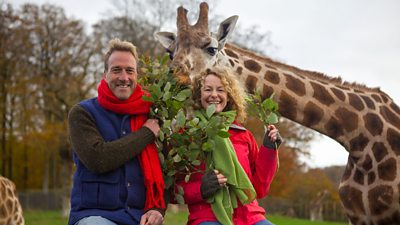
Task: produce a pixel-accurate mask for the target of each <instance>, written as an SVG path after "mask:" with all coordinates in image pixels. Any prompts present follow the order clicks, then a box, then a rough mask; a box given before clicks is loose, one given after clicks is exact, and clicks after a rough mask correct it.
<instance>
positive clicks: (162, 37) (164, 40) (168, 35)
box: [154, 32, 176, 49]
mask: <svg viewBox="0 0 400 225" xmlns="http://www.w3.org/2000/svg"><path fill="white" fill-rule="evenodd" d="M154 38H155V39H156V40H157V41H158V42H160V44H161V45H162V46H163V47H164V48H166V49H168V48H169V46H171V45H172V44H173V43H174V42H175V39H176V35H175V34H174V33H172V32H157V33H155V34H154Z"/></svg>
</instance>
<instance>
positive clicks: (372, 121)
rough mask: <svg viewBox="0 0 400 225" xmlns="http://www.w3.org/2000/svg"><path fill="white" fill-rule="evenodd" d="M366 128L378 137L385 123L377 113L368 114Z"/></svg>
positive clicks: (365, 120)
mask: <svg viewBox="0 0 400 225" xmlns="http://www.w3.org/2000/svg"><path fill="white" fill-rule="evenodd" d="M364 122H365V128H367V130H368V131H369V133H371V134H372V136H376V135H379V134H381V133H382V130H383V122H382V120H381V118H380V117H379V116H378V115H376V114H375V113H367V114H366V115H365V116H364Z"/></svg>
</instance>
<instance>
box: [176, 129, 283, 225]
mask: <svg viewBox="0 0 400 225" xmlns="http://www.w3.org/2000/svg"><path fill="white" fill-rule="evenodd" d="M229 133H230V135H231V136H230V137H229V138H230V140H231V142H232V144H233V147H234V148H235V152H236V155H237V157H238V160H239V162H240V164H241V165H242V167H243V169H244V171H245V172H246V174H247V176H248V177H249V179H250V181H251V182H252V184H253V186H254V189H255V190H256V192H257V198H263V197H265V196H266V195H267V193H268V191H269V188H270V185H271V182H272V179H273V177H274V174H275V171H276V168H277V151H276V150H274V149H269V148H266V147H264V146H261V148H260V149H258V146H257V143H256V140H255V139H254V137H253V135H252V134H251V133H250V131H248V130H246V129H245V128H243V127H241V126H238V125H232V126H231V127H230V128H229ZM200 168H201V169H203V170H204V168H205V165H204V163H202V164H201V165H200ZM202 176H203V173H195V174H192V175H191V177H190V180H189V182H188V183H185V181H179V182H178V184H179V185H181V186H182V187H183V190H184V198H185V203H186V204H187V205H188V208H189V220H188V223H187V224H189V225H197V224H199V223H201V222H205V221H217V219H216V217H215V216H214V213H213V212H212V210H211V205H210V204H208V203H207V202H206V201H205V200H204V199H203V198H202V197H201V193H200V185H201V178H202ZM239 203H240V202H239ZM264 214H265V210H264V209H263V208H262V207H261V206H259V205H258V202H257V200H254V201H252V202H251V203H250V204H247V205H239V207H238V208H236V209H235V211H234V214H233V223H234V224H236V225H249V224H255V223H257V222H259V221H260V220H263V219H265V216H264Z"/></svg>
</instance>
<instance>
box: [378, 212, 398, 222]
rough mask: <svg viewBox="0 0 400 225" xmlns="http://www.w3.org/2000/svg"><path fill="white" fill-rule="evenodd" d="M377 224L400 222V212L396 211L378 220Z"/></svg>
mask: <svg viewBox="0 0 400 225" xmlns="http://www.w3.org/2000/svg"><path fill="white" fill-rule="evenodd" d="M376 224H400V212H399V211H396V212H394V213H393V214H392V215H391V216H390V217H385V218H383V219H380V220H378V221H377V222H376Z"/></svg>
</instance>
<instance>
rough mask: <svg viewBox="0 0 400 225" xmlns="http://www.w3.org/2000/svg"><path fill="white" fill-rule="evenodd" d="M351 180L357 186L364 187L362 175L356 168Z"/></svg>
mask: <svg viewBox="0 0 400 225" xmlns="http://www.w3.org/2000/svg"><path fill="white" fill-rule="evenodd" d="M353 180H354V182H356V183H358V184H361V185H364V173H363V172H362V171H361V170H359V169H357V168H356V171H354V175H353Z"/></svg>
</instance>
